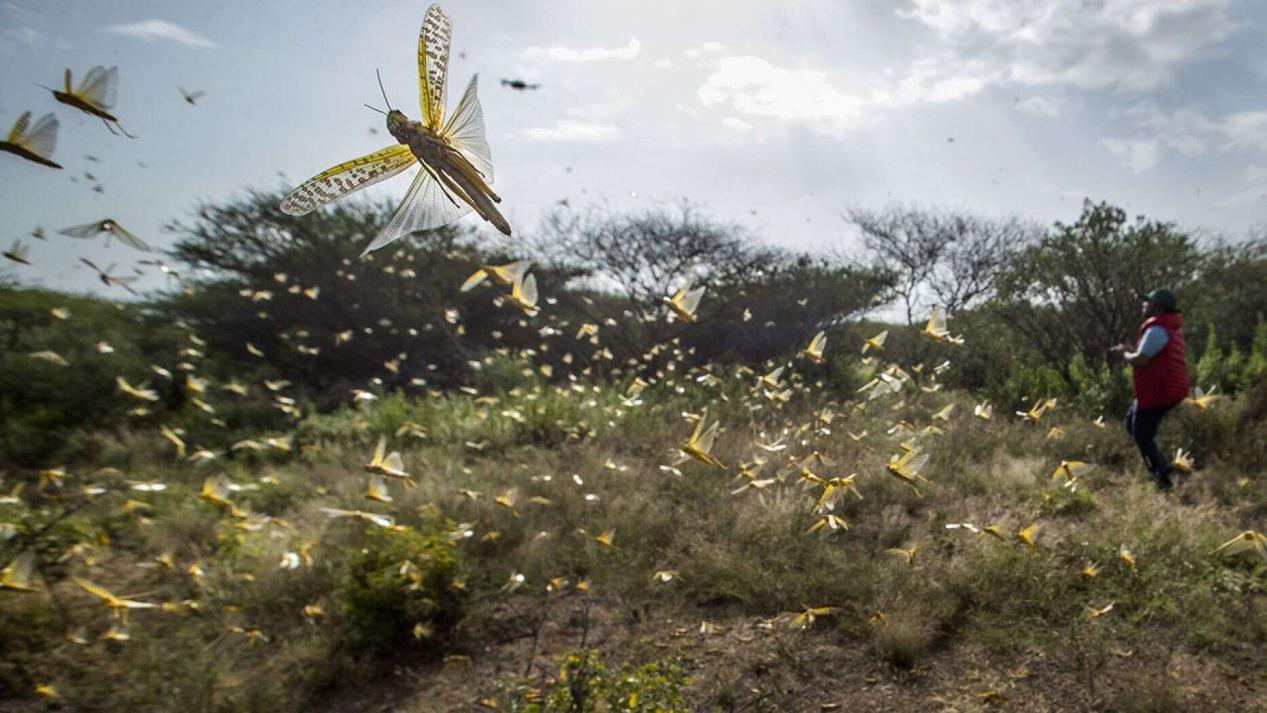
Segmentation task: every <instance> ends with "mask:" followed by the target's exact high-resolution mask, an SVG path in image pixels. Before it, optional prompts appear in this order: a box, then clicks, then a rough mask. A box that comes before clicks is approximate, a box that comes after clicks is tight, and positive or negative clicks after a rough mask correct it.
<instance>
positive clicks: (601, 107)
mask: <svg viewBox="0 0 1267 713" xmlns="http://www.w3.org/2000/svg"><path fill="white" fill-rule="evenodd" d="M633 103H634V95H633V94H631V93H629V92H627V91H624V90H623V89H608V90H607V98H606V99H604V100H602V101H597V102H594V103H592V104H582V105H581V106H572V107H568V108H567V109H566V110H564V113H565V114H567V115H568V116H570V117H572V118H574V119H579V120H581V121H588V122H595V123H597V122H601V121H604V120H608V119H611V118H612V117H615V116H619V115H621V114H624V113H625V112H626V111H628V110H629V109H630V108H631V107H632V106H633Z"/></svg>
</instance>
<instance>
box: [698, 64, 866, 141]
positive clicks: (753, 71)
mask: <svg viewBox="0 0 1267 713" xmlns="http://www.w3.org/2000/svg"><path fill="white" fill-rule="evenodd" d="M698 95H699V99H700V102H701V103H703V104H704V106H707V107H725V108H728V109H730V110H731V111H732V112H734V113H736V114H743V115H747V116H761V117H770V118H776V119H782V120H786V121H805V122H811V123H812V124H813V126H814V128H816V129H819V130H826V131H827V132H828V133H839V132H840V131H841V130H843V129H844V128H845V127H846V126H848V125H849V124H850V123H852V122H853V120H855V119H857V118H858V117H859V116H860V115H861V114H862V107H863V105H864V101H863V100H862V99H860V98H859V97H856V96H852V95H850V94H846V93H845V92H843V91H841V90H839V89H837V88H836V87H835V86H833V85H832V84H831V82H829V81H828V79H827V75H826V74H825V73H823V72H819V71H817V70H813V69H809V68H800V69H786V68H783V67H776V66H774V65H772V64H770V63H769V62H767V61H766V60H764V59H761V58H760V57H753V56H743V57H723V58H721V59H720V60H718V61H717V67H716V69H715V71H714V72H713V73H712V74H710V75H709V76H708V77H707V78H706V79H705V80H704V84H703V85H702V86H700V88H699V92H698Z"/></svg>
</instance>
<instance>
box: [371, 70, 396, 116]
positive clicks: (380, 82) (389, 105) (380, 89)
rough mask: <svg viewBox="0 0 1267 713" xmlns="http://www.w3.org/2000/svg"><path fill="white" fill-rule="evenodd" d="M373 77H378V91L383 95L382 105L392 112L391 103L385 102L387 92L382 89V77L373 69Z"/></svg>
mask: <svg viewBox="0 0 1267 713" xmlns="http://www.w3.org/2000/svg"><path fill="white" fill-rule="evenodd" d="M374 76H376V77H378V91H380V92H382V93H383V103H384V104H386V105H387V110H388V111H394V110H393V109H392V103H391V102H389V101H387V90H386V89H383V75H382V74H379V72H378V69H375V70H374Z"/></svg>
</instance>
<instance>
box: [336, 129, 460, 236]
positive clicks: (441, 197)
mask: <svg viewBox="0 0 1267 713" xmlns="http://www.w3.org/2000/svg"><path fill="white" fill-rule="evenodd" d="M406 151H408V149H407V148H406ZM410 156H411V157H412V154H410ZM472 210H473V209H472V208H471V206H469V205H467V204H466V202H465V201H461V200H457V201H455V200H453V199H452V198H451V197H449V195H448V194H447V193H445V191H444V189H443V188H441V186H440V183H439V180H438V179H437V178H436V177H435V176H433V175H432V174H431V169H430V168H429V167H428V166H426V165H424V166H423V167H422V170H421V171H419V172H418V175H416V176H414V182H413V183H412V184H411V185H410V186H409V191H408V192H407V193H405V199H404V200H403V201H401V203H400V207H399V208H397V209H396V213H395V215H393V216H392V219H391V220H390V221H388V222H387V225H385V226H383V229H382V230H381V231H379V233H378V235H377V236H375V237H374V240H373V241H371V242H370V244H369V245H368V246H366V248H365V250H364V251H362V252H361V254H362V255H365V254H368V253H369V252H371V251H374V250H377V249H379V248H381V247H383V246H384V245H387V244H388V243H391V242H393V241H395V240H399V239H400V238H402V237H404V236H406V235H409V234H410V233H416V232H418V231H420V230H430V229H432V228H438V227H440V226H442V225H448V224H449V223H452V222H453V221H455V220H458V219H459V218H461V217H462V216H464V215H466V214H467V213H470V212H471V211H472Z"/></svg>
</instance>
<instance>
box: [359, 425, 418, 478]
mask: <svg viewBox="0 0 1267 713" xmlns="http://www.w3.org/2000/svg"><path fill="white" fill-rule="evenodd" d="M362 467H363V468H365V471H366V472H367V473H377V474H379V475H385V476H387V477H389V478H397V479H399V480H403V481H405V485H407V486H409V487H413V485H414V478H413V476H412V475H410V474H409V473H408V472H407V471H406V470H405V462H404V460H403V459H401V457H400V452H399V451H392V452H391V453H388V452H387V437H386V436H380V437H379V439H378V445H376V446H375V447H374V455H373V456H371V457H370V462H369V463H366V464H365V465H364V466H362Z"/></svg>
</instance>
